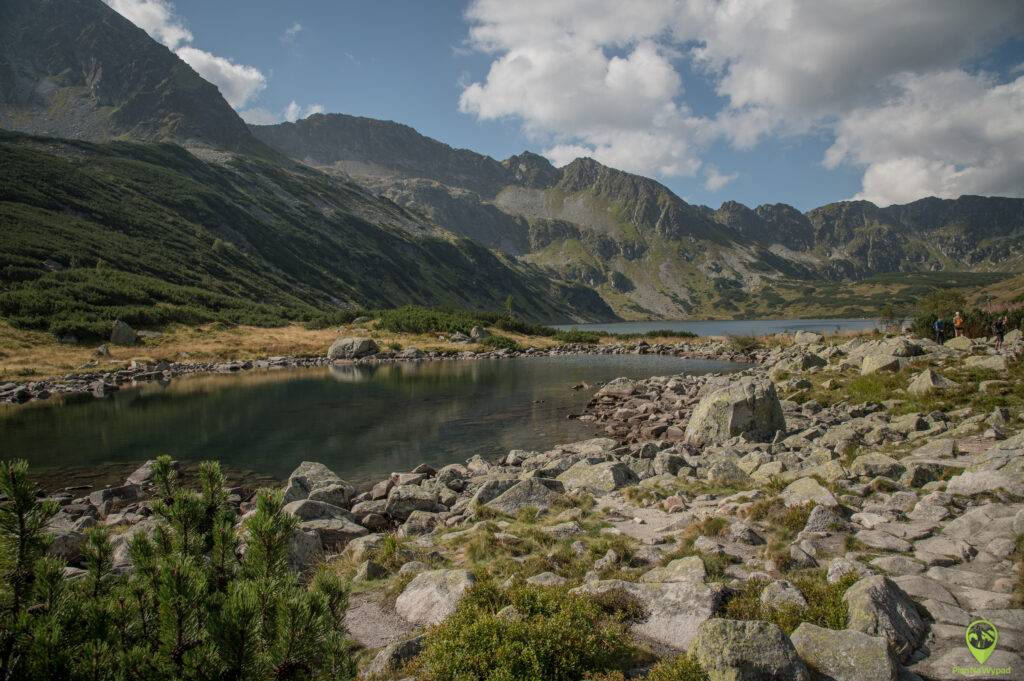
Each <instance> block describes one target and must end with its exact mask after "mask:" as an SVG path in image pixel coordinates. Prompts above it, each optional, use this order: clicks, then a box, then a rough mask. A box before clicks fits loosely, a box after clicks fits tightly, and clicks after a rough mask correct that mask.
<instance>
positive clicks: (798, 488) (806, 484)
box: [781, 478, 839, 508]
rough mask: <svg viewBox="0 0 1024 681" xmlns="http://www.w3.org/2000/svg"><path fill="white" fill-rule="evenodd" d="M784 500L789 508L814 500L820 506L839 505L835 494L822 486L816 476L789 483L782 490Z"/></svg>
mask: <svg viewBox="0 0 1024 681" xmlns="http://www.w3.org/2000/svg"><path fill="white" fill-rule="evenodd" d="M781 496H782V502H783V503H784V504H785V505H786V507H787V508H791V507H793V506H803V505H804V504H808V503H810V502H812V501H813V502H814V503H815V504H817V505H818V506H829V507H835V506H838V505H839V502H837V501H836V498H835V496H834V495H833V494H832V493H831V492H829V491H828V490H827V489H825V488H824V487H822V486H821V483H820V482H818V481H817V480H815V479H814V478H800V479H799V480H794V481H793V482H791V483H789V485H788V486H787V487H786V488H785V489H784V490H782V494H781Z"/></svg>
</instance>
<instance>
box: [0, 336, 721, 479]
mask: <svg viewBox="0 0 1024 681" xmlns="http://www.w3.org/2000/svg"><path fill="white" fill-rule="evenodd" d="M738 368H740V366H739V365H733V364H728V363H724V362H710V361H698V360H685V359H680V358H675V357H660V356H651V355H609V356H579V357H544V358H521V359H511V360H469V361H445V362H422V363H402V364H386V365H381V366H377V367H353V366H337V367H331V368H324V369H299V370H289V371H253V372H248V373H245V374H241V375H216V376H200V377H190V378H182V379H176V380H174V381H172V382H171V383H170V384H168V385H163V386H161V385H158V384H149V385H146V386H144V387H142V388H139V389H131V390H122V391H120V392H118V393H115V394H114V396H113V397H111V398H108V399H104V400H89V401H86V402H80V403H75V404H66V405H56V404H51V405H48V404H45V403H41V404H39V405H38V406H36V405H29V406H28V407H19V408H11V409H6V410H0V444H2V447H0V448H2V449H3V451H4V453H5V457H6V456H12V457H23V458H26V459H28V460H29V462H30V464H31V466H32V469H33V471H34V472H35V473H36V474H37V475H40V476H41V477H42V478H43V479H48V480H59V479H66V478H69V477H70V478H83V474H85V475H84V478H83V481H86V482H88V480H89V476H92V477H93V478H96V476H97V475H98V473H97V471H103V470H107V471H110V475H109V476H108V477H113V478H114V479H123V477H124V476H123V472H124V470H125V469H127V468H130V467H131V465H133V464H136V463H138V462H141V461H144V460H146V459H149V458H153V457H154V456H156V455H158V454H161V453H167V454H171V455H172V456H174V457H175V458H177V459H180V460H182V461H197V460H204V459H217V460H219V461H220V462H221V463H222V465H224V466H225V467H228V468H230V469H235V470H241V471H251V472H254V473H257V474H263V475H268V476H272V477H275V478H284V477H287V475H288V473H289V472H291V471H292V470H293V469H294V468H295V466H296V465H297V464H298V463H299V462H300V461H303V460H313V461H320V462H323V463H325V464H327V465H328V466H329V467H331V468H332V469H334V470H335V471H336V472H337V473H338V474H340V475H341V476H342V477H345V478H348V479H350V480H352V481H354V482H366V481H368V480H371V479H379V477H380V476H381V475H384V474H387V473H390V472H391V471H407V470H410V469H411V468H413V467H415V466H416V465H418V464H420V463H422V462H427V463H430V464H433V465H435V466H436V465H444V464H448V463H452V462H456V461H464V460H466V459H467V458H469V457H470V456H473V455H474V454H482V455H484V456H488V457H490V456H496V455H498V454H501V453H505V452H507V451H508V450H509V449H535V448H536V449H544V448H549V447H550V446H552V445H554V444H557V443H559V442H571V441H573V440H577V439H583V438H587V437H595V436H596V435H598V432H597V430H596V428H595V427H594V426H593V425H592V424H588V423H582V422H580V421H577V420H569V419H567V416H568V415H569V414H570V413H579V412H580V411H581V409H582V408H583V406H584V405H585V404H586V402H587V400H588V399H589V398H590V396H591V394H592V393H593V390H579V391H574V390H572V386H573V385H574V384H576V383H580V382H586V383H590V384H594V383H597V382H603V381H608V380H610V379H612V378H615V377H618V376H629V377H632V378H645V377H648V376H656V375H666V374H678V373H691V374H701V373H707V372H713V371H721V372H724V371H732V370H735V369H738ZM104 481H105V482H106V481H108V480H107V479H104ZM64 484H67V483H64Z"/></svg>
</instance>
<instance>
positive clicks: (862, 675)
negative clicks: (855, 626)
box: [790, 622, 899, 681]
mask: <svg viewBox="0 0 1024 681" xmlns="http://www.w3.org/2000/svg"><path fill="white" fill-rule="evenodd" d="M790 640H791V641H792V642H793V647H794V648H796V652H797V654H798V655H799V656H800V659H802V660H803V661H804V664H806V665H807V667H808V668H809V669H810V670H811V671H812V672H813V673H814V674H816V675H817V676H818V677H819V678H823V679H836V680H837V681H838V680H840V679H841V680H842V681H897V679H898V678H899V667H898V666H897V665H896V662H895V660H893V658H892V655H890V654H889V646H888V644H887V643H886V640H885V639H884V638H882V637H879V636H868V635H867V634H865V633H862V632H859V631H853V630H851V629H845V630H842V631H835V630H833V629H823V628H822V627H819V626H816V625H814V624H811V623H810V622H803V623H802V624H801V625H800V626H799V627H797V628H796V631H794V632H793V633H792V634H791V635H790Z"/></svg>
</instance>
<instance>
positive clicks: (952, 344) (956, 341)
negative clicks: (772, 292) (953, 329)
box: [943, 336, 974, 351]
mask: <svg viewBox="0 0 1024 681" xmlns="http://www.w3.org/2000/svg"><path fill="white" fill-rule="evenodd" d="M943 345H945V346H946V347H947V348H949V349H951V350H960V351H967V350H970V349H971V348H973V347H974V341H972V340H971V339H970V338H968V337H967V336H956V337H955V338H950V339H949V340H948V341H946V342H945V343H943Z"/></svg>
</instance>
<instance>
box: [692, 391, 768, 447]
mask: <svg viewBox="0 0 1024 681" xmlns="http://www.w3.org/2000/svg"><path fill="white" fill-rule="evenodd" d="M785 429H786V419H785V417H784V416H783V414H782V405H781V403H780V402H779V397H778V395H777V394H776V392H775V385H774V384H773V383H772V382H771V381H769V380H767V379H764V378H751V377H745V378H741V379H739V380H736V381H733V382H732V383H730V384H729V385H728V386H727V387H725V388H721V389H719V390H716V391H714V392H712V393H710V394H708V395H705V396H704V397H703V398H701V400H700V402H698V403H697V407H696V408H695V409H694V410H693V414H692V415H691V416H690V422H689V423H688V424H687V426H686V433H685V438H686V440H687V441H689V442H692V443H696V444H716V443H721V442H724V441H725V440H728V439H730V438H732V437H735V436H737V435H747V436H748V437H750V438H753V439H754V440H758V441H762V442H765V441H768V440H770V439H772V437H774V436H775V433H776V432H777V431H780V430H783V431H784V430H785Z"/></svg>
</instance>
